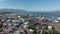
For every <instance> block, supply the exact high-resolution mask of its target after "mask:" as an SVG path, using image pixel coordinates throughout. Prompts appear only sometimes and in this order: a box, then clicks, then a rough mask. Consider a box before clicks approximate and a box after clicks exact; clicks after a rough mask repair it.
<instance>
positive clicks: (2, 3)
mask: <svg viewBox="0 0 60 34" xmlns="http://www.w3.org/2000/svg"><path fill="white" fill-rule="evenodd" d="M2 8H9V9H10V8H12V9H23V10H28V11H55V10H60V0H0V9H2Z"/></svg>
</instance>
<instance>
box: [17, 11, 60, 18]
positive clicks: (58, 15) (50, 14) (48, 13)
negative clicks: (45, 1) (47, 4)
mask: <svg viewBox="0 0 60 34" xmlns="http://www.w3.org/2000/svg"><path fill="white" fill-rule="evenodd" d="M16 14H23V15H28V14H32V15H45V16H54V17H60V14H57V13H52V12H16Z"/></svg>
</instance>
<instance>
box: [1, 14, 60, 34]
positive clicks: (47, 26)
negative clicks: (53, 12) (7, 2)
mask: <svg viewBox="0 0 60 34" xmlns="http://www.w3.org/2000/svg"><path fill="white" fill-rule="evenodd" d="M47 18H48V17H47V16H41V15H31V14H30V15H19V14H12V13H11V14H1V15H0V34H59V32H60V31H58V30H56V27H57V26H56V27H55V24H59V22H60V18H56V19H54V18H55V17H54V18H53V17H49V19H47Z"/></svg>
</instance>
